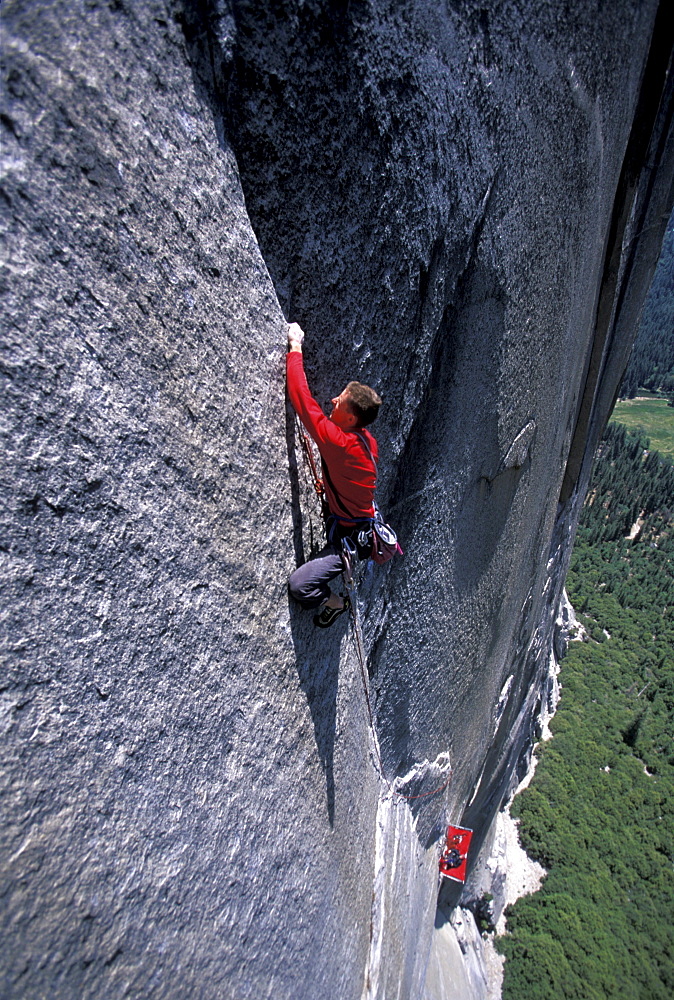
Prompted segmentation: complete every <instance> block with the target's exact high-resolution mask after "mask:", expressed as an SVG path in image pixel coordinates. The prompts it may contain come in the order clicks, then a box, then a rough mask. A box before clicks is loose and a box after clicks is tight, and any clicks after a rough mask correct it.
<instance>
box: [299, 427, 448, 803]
mask: <svg viewBox="0 0 674 1000" xmlns="http://www.w3.org/2000/svg"><path fill="white" fill-rule="evenodd" d="M295 422H296V424H297V428H298V432H299V435H300V441H301V444H302V453H303V455H304V459H305V465H306V467H307V468H308V471H309V474H310V476H311V480H312V484H313V487H314V490H315V492H316V496H317V497H318V499H319V501H320V504H321V513H322V515H323V522H324V525H325V524H326V522H327V519H328V515H329V513H330V509H329V507H328V503H327V500H326V498H325V486H324V484H323V480H322V479H321V477H320V476H319V474H318V465H317V463H316V459H315V457H314V454H313V451H312V446H311V439H310V438H309V435H308V434H307V432H306V431H305V430H304V428H303V427H302V425H301V424H300V421H299V419H298V417H297V416H295ZM326 534H327V529H326ZM342 563H343V566H344V569H343V572H342V577H343V579H344V585H345V587H346V589H347V591H348V594H349V603H350V610H351V622H352V625H353V628H352V631H353V638H354V645H355V647H356V655H357V658H358V665H359V668H360V679H361V683H362V685H363V693H364V695H365V705H366V706H367V716H368V723H369V726H370V733H371V735H372V745H373V746H374V752H375V756H376V758H377V770H378V772H379V776H380V778H381V779H382V781H383V782H384V783H385V784H386V785H387V786H388V789H389V791H390V793H391V794H392V795H397V796H399V798H401V799H405V800H406V801H408V802H409V801H412V800H413V799H427V798H430V797H431V796H433V795H438V794H439V793H440V792H443V791H444V790H445V788H447V786H448V785H449V783H450V781H451V780H452V774H453V771H452V768H450V769H449V773H448V776H447V779H446V781H444V782H443V783H442V784H441V785H439V786H438V787H437V788H434V789H433V790H432V791H430V792H422V793H420V794H419V795H406V794H405V793H404V792H399V791H398V789H397V788H394V786H393V785H392V783H391V782H390V781H389V779H388V778H387V777H386V774H385V773H384V764H383V761H382V759H381V753H380V751H379V740H378V739H377V730H376V728H375V724H374V714H373V712H372V703H371V701H370V691H369V685H368V676H367V667H366V665H365V651H364V648H363V635H362V631H361V628H360V622H359V621H358V598H357V593H356V584H355V581H354V578H353V567H352V565H351V557H350V554H349V553H348V552H347V551H346V550H345V549H344V548H343V549H342Z"/></svg>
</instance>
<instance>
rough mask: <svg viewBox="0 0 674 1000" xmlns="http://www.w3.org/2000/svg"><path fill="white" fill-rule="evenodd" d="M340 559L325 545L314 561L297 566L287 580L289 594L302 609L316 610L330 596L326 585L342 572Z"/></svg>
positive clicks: (332, 548) (335, 552)
mask: <svg viewBox="0 0 674 1000" xmlns="http://www.w3.org/2000/svg"><path fill="white" fill-rule="evenodd" d="M343 568H344V567H343V565H342V557H341V556H340V554H339V552H338V551H337V549H336V548H335V546H334V545H326V546H325V548H324V549H322V550H321V551H320V552H319V554H318V555H317V556H316V558H315V559H310V560H309V562H305V563H304V565H303V566H298V567H297V569H296V570H295V572H294V573H293V574H292V575H291V577H290V579H289V580H288V587H289V588H290V594H291V596H292V597H294V598H295V600H296V601H298V602H299V603H300V604H301V605H302V607H303V608H317V607H318V606H319V605H320V604H322V603H323V601H327V599H328V597H329V596H330V587H329V586H328V584H329V583H330V581H331V580H334V579H335V577H336V576H339V574H340V573H341V572H342V569H343Z"/></svg>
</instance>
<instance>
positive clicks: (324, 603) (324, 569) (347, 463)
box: [286, 323, 381, 628]
mask: <svg viewBox="0 0 674 1000" xmlns="http://www.w3.org/2000/svg"><path fill="white" fill-rule="evenodd" d="M303 341H304V332H303V331H302V328H301V327H300V326H299V325H298V324H297V323H291V324H290V325H289V327H288V355H287V358H286V371H287V377H288V394H289V396H290V401H291V403H292V404H293V406H294V408H295V411H296V412H297V415H298V417H299V418H300V420H301V421H302V423H303V424H304V426H305V427H306V429H307V431H308V432H309V434H310V435H311V437H312V438H313V439H314V441H315V442H316V444H317V446H318V450H319V452H320V456H321V465H322V469H323V482H324V486H325V495H326V498H327V502H328V507H329V509H330V518H329V519H328V544H327V545H326V546H325V547H324V548H323V549H322V550H321V552H320V553H319V554H318V556H317V557H316V558H315V559H311V560H310V561H309V562H306V563H304V565H303V566H300V567H299V568H298V569H296V570H295V572H294V573H293V574H292V576H291V577H290V580H289V581H288V583H289V587H290V593H291V595H292V596H293V597H294V598H295V600H296V601H298V602H299V603H300V604H301V605H302V607H303V608H317V609H320V610H319V613H318V614H317V615H315V616H314V624H315V625H317V626H318V627H319V628H328V627H329V626H330V625H332V623H333V622H334V621H335V620H336V619H337V618H338V617H339V616H340V615H341V614H343V613H344V612H345V611H347V610H348V608H349V598H348V596H346V595H345V596H342V595H341V594H336V593H334V592H333V591H332V590H331V589H330V586H329V584H330V581H332V580H334V579H335V577H338V576H339V574H340V573H341V572H342V570H343V568H344V566H343V563H342V556H341V548H342V539H343V538H344V537H347V538H349V539H350V540H351V542H352V543H353V545H352V548H353V549H354V550H355V553H356V555H357V556H358V558H359V559H365V558H367V556H368V555H369V553H370V550H371V535H370V536H369V540H368V538H367V532H368V529H369V527H370V524H371V522H370V520H369V519H370V518H372V517H373V516H374V488H375V482H376V479H377V472H376V465H377V460H378V449H377V442H376V440H375V438H374V437H373V436H372V434H370V432H369V431H368V430H366V429H365V428H366V427H367V425H368V424H370V423H372V421H373V420H374V419H375V417H376V416H377V413H378V412H379V407H380V406H381V399H380V398H379V396H378V395H377V393H376V392H375V391H374V389H370V387H369V386H367V385H361V383H360V382H349V384H348V385H347V387H346V388H345V389H344V390H343V391H342V392H341V393H340V394H339V396H336V397H335V398H334V399H333V400H332V413H331V414H330V417H329V418H328V417H326V416H325V414H324V413H323V411H322V410H321V408H320V406H319V405H318V403H317V402H316V400H315V399H314V398H313V396H312V395H311V392H310V391H309V386H308V385H307V379H306V375H305V374H304V362H303V358H302V343H303Z"/></svg>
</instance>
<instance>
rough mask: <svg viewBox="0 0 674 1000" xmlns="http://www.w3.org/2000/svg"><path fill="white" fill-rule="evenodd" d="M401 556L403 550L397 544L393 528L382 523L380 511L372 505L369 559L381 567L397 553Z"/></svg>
mask: <svg viewBox="0 0 674 1000" xmlns="http://www.w3.org/2000/svg"><path fill="white" fill-rule="evenodd" d="M398 552H399V553H400V555H402V554H403V550H402V549H401V548H400V545H399V544H398V536H397V535H396V533H395V531H394V530H393V528H392V527H391V526H390V525H388V524H385V523H384V518H383V517H382V516H381V511H380V510H379V508H378V507H377V505H376V504H375V505H374V518H373V519H372V552H371V553H370V556H371V558H372V559H373V560H374V561H375V562H376V563H379V565H380V566H381V565H383V564H384V563H386V562H388V561H389V559H392V558H393V556H394V555H396V554H397V553H398Z"/></svg>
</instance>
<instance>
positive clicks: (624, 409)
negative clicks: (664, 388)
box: [611, 396, 674, 462]
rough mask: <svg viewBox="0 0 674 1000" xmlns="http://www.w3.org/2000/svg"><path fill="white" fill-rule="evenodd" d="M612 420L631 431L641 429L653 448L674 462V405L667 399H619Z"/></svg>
mask: <svg viewBox="0 0 674 1000" xmlns="http://www.w3.org/2000/svg"><path fill="white" fill-rule="evenodd" d="M611 420H612V421H616V422H617V423H620V424H624V425H625V427H627V428H629V430H631V431H635V432H639V431H641V432H642V433H643V434H644V435H645V436H646V437H647V438H648V439H649V440H650V443H651V448H653V449H654V450H655V451H659V452H660V454H661V455H663V456H664V457H665V458H667V459H669V461H670V462H674V406H668V405H667V400H666V399H662V398H659V399H658V398H657V397H650V396H649V397H646V396H640V397H637V398H636V399H619V400H618V402H617V403H616V405H615V408H614V410H613V414H612V417H611Z"/></svg>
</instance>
